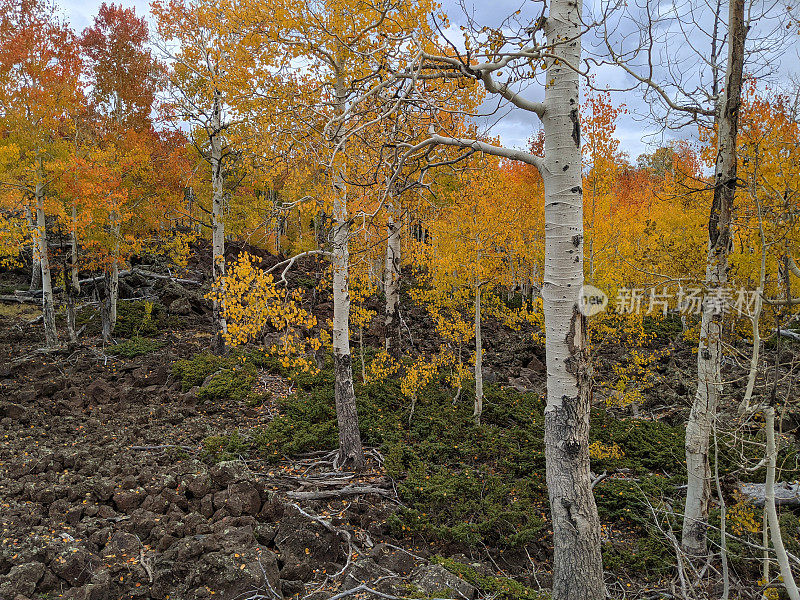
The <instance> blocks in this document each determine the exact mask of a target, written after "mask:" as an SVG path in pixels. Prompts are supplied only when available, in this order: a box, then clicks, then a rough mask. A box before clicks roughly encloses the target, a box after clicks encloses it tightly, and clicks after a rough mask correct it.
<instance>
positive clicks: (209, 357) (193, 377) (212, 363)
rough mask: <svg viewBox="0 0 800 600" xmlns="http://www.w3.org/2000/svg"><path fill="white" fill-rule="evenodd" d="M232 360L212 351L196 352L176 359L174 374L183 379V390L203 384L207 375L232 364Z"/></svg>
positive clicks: (173, 368)
mask: <svg viewBox="0 0 800 600" xmlns="http://www.w3.org/2000/svg"><path fill="white" fill-rule="evenodd" d="M230 364H231V361H230V360H227V359H225V358H223V357H221V356H216V355H214V354H211V353H210V352H204V353H202V354H196V355H194V356H193V357H192V358H185V359H182V360H179V361H176V362H175V363H174V364H173V365H172V375H173V376H174V377H175V378H176V379H178V380H180V381H181V385H182V387H183V391H184V392H185V391H187V390H190V389H192V388H193V387H194V386H196V385H201V384H202V383H203V381H205V379H206V377H208V376H209V375H211V374H212V373H215V372H217V371H219V370H220V369H222V368H225V367H228V366H230Z"/></svg>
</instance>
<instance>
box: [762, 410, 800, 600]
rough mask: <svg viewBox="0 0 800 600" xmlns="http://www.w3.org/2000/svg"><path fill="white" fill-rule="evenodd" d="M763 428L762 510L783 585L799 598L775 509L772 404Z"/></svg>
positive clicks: (773, 420) (775, 447) (791, 594)
mask: <svg viewBox="0 0 800 600" xmlns="http://www.w3.org/2000/svg"><path fill="white" fill-rule="evenodd" d="M764 428H765V430H766V434H767V480H766V486H765V492H764V496H765V502H764V510H765V511H766V513H767V519H768V520H769V531H770V537H771V539H772V547H773V548H775V555H776V557H777V559H778V567H779V569H780V573H781V579H783V586H784V587H785V588H786V593H787V594H788V596H789V598H790V600H800V593H799V592H798V590H797V583H795V580H794V575H792V569H791V567H790V566H789V557H788V555H787V554H786V548H784V546H783V537H782V536H781V526H780V523H779V522H778V511H777V510H776V509H775V463H776V459H777V456H778V448H777V445H776V444H775V409H774V408H773V407H772V406H768V407H767V408H765V409H764ZM765 583H766V582H765Z"/></svg>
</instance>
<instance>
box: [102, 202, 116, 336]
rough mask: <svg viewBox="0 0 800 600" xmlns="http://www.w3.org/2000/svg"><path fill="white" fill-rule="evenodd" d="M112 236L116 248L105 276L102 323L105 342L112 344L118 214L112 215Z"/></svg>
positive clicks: (114, 312) (114, 320) (114, 318)
mask: <svg viewBox="0 0 800 600" xmlns="http://www.w3.org/2000/svg"><path fill="white" fill-rule="evenodd" d="M111 222H112V225H111V235H112V236H113V238H114V248H113V250H112V255H111V265H110V266H109V267H108V271H107V272H106V275H105V286H106V297H105V298H104V300H103V309H102V313H103V314H102V322H103V332H102V333H103V342H105V343H106V344H108V343H110V342H111V335H112V334H113V333H114V327H115V326H116V325H117V301H118V300H119V235H120V222H119V218H118V216H117V214H116V212H112V213H111Z"/></svg>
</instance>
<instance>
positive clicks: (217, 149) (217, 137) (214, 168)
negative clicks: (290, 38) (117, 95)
mask: <svg viewBox="0 0 800 600" xmlns="http://www.w3.org/2000/svg"><path fill="white" fill-rule="evenodd" d="M211 129H212V131H213V134H212V136H211V255H212V276H213V278H214V286H215V287H216V291H217V294H216V295H215V296H214V299H213V304H212V315H213V316H212V318H213V320H214V334H215V338H214V345H215V347H216V349H217V350H218V351H220V352H221V351H224V349H225V338H224V334H225V333H227V332H228V324H227V322H226V320H225V284H224V282H223V281H222V278H223V277H225V222H224V220H223V214H222V212H223V208H224V189H223V183H224V181H223V173H222V99H221V97H220V92H219V91H215V92H214V105H213V112H212V116H211Z"/></svg>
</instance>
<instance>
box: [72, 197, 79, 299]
mask: <svg viewBox="0 0 800 600" xmlns="http://www.w3.org/2000/svg"><path fill="white" fill-rule="evenodd" d="M69 242H70V244H69V249H70V277H71V284H72V289H73V291H74V292H75V295H76V296H77V295H78V294H80V293H81V284H80V277H79V274H78V207H77V206H75V205H74V204H73V205H72V232H71V233H70V239H69Z"/></svg>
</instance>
